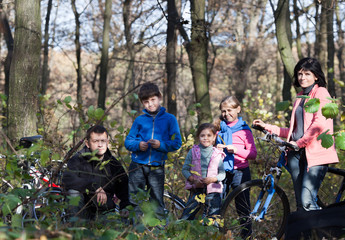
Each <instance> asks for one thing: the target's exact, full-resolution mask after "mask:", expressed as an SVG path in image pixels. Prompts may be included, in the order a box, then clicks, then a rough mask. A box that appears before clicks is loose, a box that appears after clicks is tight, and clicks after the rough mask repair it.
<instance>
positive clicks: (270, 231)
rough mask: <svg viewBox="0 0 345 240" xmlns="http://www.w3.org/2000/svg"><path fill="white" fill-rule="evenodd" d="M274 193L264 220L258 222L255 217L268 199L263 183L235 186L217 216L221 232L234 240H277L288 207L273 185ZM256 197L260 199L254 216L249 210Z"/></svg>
mask: <svg viewBox="0 0 345 240" xmlns="http://www.w3.org/2000/svg"><path fill="white" fill-rule="evenodd" d="M275 190H276V192H275V193H274V195H273V197H272V200H271V202H270V204H269V206H268V207H267V210H266V214H265V216H264V218H263V219H262V220H258V215H259V214H260V213H261V211H262V209H263V205H264V203H265V201H266V199H267V195H268V194H267V190H265V188H264V183H263V180H260V179H257V180H252V181H248V182H245V183H243V184H241V185H239V186H238V187H237V188H235V189H234V191H232V192H231V193H230V194H229V195H228V196H227V197H226V199H225V201H224V203H223V206H222V208H221V216H222V217H223V219H224V226H223V227H222V229H221V230H222V231H223V232H225V233H227V234H230V235H231V236H232V237H233V238H234V239H236V238H243V239H247V238H248V237H250V239H272V238H274V237H276V238H277V239H280V238H281V237H282V235H283V234H284V229H285V225H286V223H287V217H288V215H289V213H290V205H289V201H288V198H287V196H286V194H285V192H284V191H283V190H282V189H281V188H280V187H279V186H277V185H276V186H275ZM260 193H262V194H264V195H263V198H262V202H261V203H260V207H259V209H258V211H257V213H256V214H255V213H253V208H254V206H255V204H256V203H257V200H258V197H259V195H260ZM244 194H249V199H250V201H249V203H248V202H247V201H245V200H243V196H244ZM235 200H237V201H235ZM236 206H237V207H236Z"/></svg>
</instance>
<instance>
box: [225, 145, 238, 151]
mask: <svg viewBox="0 0 345 240" xmlns="http://www.w3.org/2000/svg"><path fill="white" fill-rule="evenodd" d="M226 150H228V152H229V153H236V152H237V147H235V146H234V145H226Z"/></svg>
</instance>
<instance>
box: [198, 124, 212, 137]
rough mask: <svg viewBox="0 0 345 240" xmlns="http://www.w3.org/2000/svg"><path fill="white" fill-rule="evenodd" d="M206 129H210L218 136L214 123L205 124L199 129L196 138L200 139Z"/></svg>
mask: <svg viewBox="0 0 345 240" xmlns="http://www.w3.org/2000/svg"><path fill="white" fill-rule="evenodd" d="M205 129H210V130H211V131H212V133H213V134H214V135H216V134H217V129H216V127H215V126H214V125H213V124H212V123H203V124H201V125H200V126H199V127H198V130H197V131H196V137H197V138H199V136H200V133H201V132H202V131H204V130H205Z"/></svg>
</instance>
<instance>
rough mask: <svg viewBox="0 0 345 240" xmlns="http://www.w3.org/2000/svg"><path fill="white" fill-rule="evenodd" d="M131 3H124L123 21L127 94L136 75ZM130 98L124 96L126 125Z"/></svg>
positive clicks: (123, 111) (124, 82) (130, 1)
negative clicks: (126, 61)
mask: <svg viewBox="0 0 345 240" xmlns="http://www.w3.org/2000/svg"><path fill="white" fill-rule="evenodd" d="M131 5H132V0H125V1H124V3H123V14H122V18H123V23H124V32H125V39H126V50H127V53H128V57H129V62H128V66H127V70H126V75H125V79H124V81H123V94H124V95H125V94H126V93H127V92H128V90H129V86H130V85H131V84H133V85H134V81H133V76H134V58H135V51H134V44H133V40H132V34H131V29H132V22H131V18H132V17H131ZM127 101H128V98H126V97H124V98H123V100H122V117H121V124H122V125H123V126H124V125H126V122H127V121H128V119H127V117H128V114H127V107H128V103H127Z"/></svg>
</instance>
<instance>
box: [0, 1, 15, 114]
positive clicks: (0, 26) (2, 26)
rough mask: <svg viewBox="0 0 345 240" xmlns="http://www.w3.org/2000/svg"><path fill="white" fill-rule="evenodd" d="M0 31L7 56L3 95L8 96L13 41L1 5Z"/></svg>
mask: <svg viewBox="0 0 345 240" xmlns="http://www.w3.org/2000/svg"><path fill="white" fill-rule="evenodd" d="M0 32H1V33H3V34H4V38H5V42H6V46H7V56H6V59H5V62H4V73H5V95H6V96H8V94H9V84H10V67H11V61H12V56H13V44H14V43H13V37H12V32H11V28H10V25H9V23H8V19H7V16H6V14H5V13H4V11H3V9H2V5H1V7H0ZM6 115H7V113H6Z"/></svg>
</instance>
